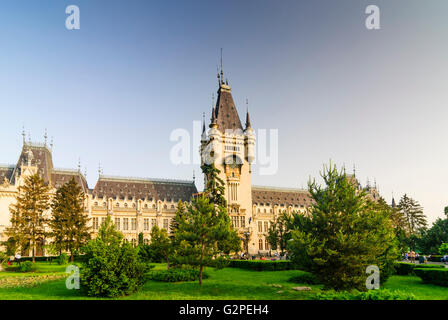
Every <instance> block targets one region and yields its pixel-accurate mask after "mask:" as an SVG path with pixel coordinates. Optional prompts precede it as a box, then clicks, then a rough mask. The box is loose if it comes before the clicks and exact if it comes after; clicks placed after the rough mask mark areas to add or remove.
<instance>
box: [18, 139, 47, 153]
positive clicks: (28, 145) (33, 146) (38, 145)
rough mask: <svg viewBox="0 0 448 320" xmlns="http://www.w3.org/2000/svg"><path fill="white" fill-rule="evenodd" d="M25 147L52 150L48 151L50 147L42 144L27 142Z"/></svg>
mask: <svg viewBox="0 0 448 320" xmlns="http://www.w3.org/2000/svg"><path fill="white" fill-rule="evenodd" d="M24 146H25V147H32V148H45V149H47V150H48V151H50V149H48V146H47V145H46V144H45V143H42V142H33V141H25V143H24Z"/></svg>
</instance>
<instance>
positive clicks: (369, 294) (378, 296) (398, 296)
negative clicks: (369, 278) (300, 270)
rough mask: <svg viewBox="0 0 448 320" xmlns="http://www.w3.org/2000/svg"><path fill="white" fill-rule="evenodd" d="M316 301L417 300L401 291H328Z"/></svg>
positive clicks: (316, 296) (318, 295)
mask: <svg viewBox="0 0 448 320" xmlns="http://www.w3.org/2000/svg"><path fill="white" fill-rule="evenodd" d="M315 299H316V300H415V296H414V295H413V294H412V293H407V292H403V291H399V290H395V291H392V290H388V289H380V290H369V291H366V292H359V291H356V290H354V291H352V292H347V291H342V292H338V291H333V290H330V291H326V292H322V293H318V294H316V295H315Z"/></svg>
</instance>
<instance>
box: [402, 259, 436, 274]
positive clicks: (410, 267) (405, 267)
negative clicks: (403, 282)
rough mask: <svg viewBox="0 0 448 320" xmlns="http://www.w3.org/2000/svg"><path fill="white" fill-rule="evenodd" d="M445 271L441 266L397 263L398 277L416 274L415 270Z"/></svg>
mask: <svg viewBox="0 0 448 320" xmlns="http://www.w3.org/2000/svg"><path fill="white" fill-rule="evenodd" d="M415 268H420V269H443V268H445V266H444V265H440V264H416V263H407V262H396V263H395V271H396V274H397V275H400V276H407V275H411V274H414V269H415Z"/></svg>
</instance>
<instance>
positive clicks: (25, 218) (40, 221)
mask: <svg viewBox="0 0 448 320" xmlns="http://www.w3.org/2000/svg"><path fill="white" fill-rule="evenodd" d="M49 199H50V195H49V187H48V185H47V184H46V183H45V182H44V180H43V179H42V178H41V177H40V176H39V175H38V174H34V175H32V176H28V177H27V178H26V179H25V184H24V185H22V186H20V187H19V189H18V194H17V196H16V203H14V204H13V205H11V207H10V212H11V219H10V222H11V226H10V227H8V228H7V229H6V234H7V235H8V236H9V237H11V238H13V239H14V240H15V241H16V243H17V244H18V247H21V248H22V249H26V248H29V249H31V255H32V261H33V263H34V262H35V254H36V246H37V242H38V241H43V240H44V239H45V237H46V236H47V235H48V233H47V230H46V227H47V223H48V218H47V217H46V215H45V213H46V211H47V210H48V209H49Z"/></svg>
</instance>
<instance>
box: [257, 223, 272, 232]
mask: <svg viewBox="0 0 448 320" xmlns="http://www.w3.org/2000/svg"><path fill="white" fill-rule="evenodd" d="M263 222H264V223H263ZM269 225H270V223H269V221H258V232H268V231H269ZM263 226H264V230H263Z"/></svg>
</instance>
